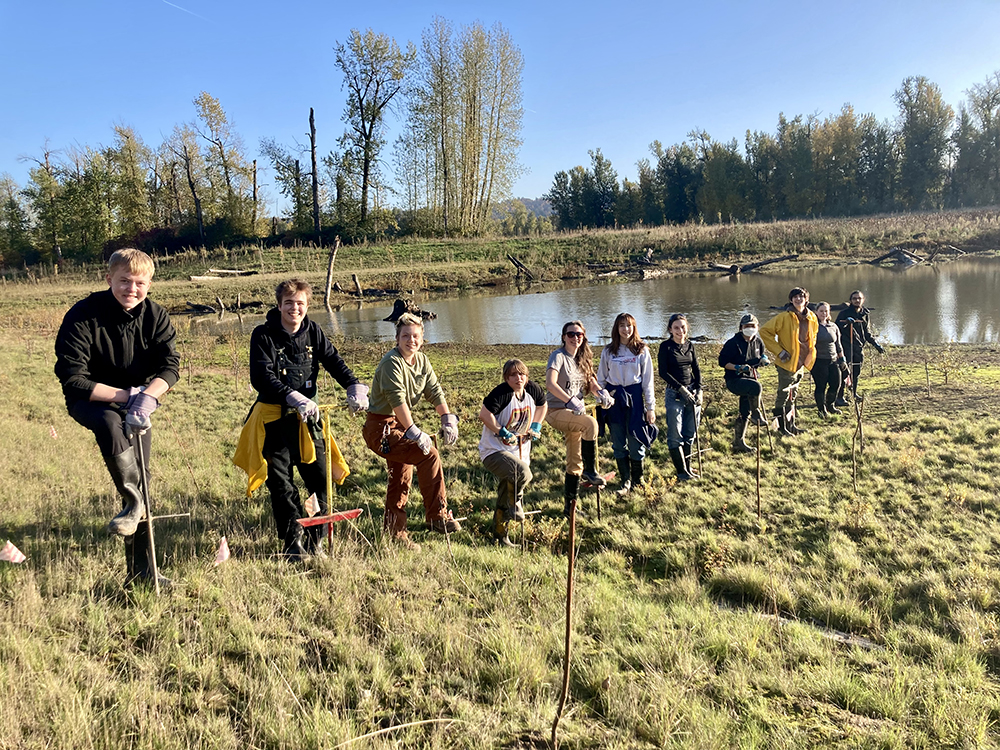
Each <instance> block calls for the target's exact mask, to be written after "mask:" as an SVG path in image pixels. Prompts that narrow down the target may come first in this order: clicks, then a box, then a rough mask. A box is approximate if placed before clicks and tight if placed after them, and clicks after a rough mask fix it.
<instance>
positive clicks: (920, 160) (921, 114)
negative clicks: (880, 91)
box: [893, 76, 955, 211]
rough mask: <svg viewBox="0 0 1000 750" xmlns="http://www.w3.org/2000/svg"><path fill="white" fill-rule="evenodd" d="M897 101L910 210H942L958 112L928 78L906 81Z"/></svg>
mask: <svg viewBox="0 0 1000 750" xmlns="http://www.w3.org/2000/svg"><path fill="white" fill-rule="evenodd" d="M893 98H894V99H895V100H896V104H897V105H898V106H899V131H900V142H901V147H902V161H901V163H900V165H899V177H900V188H901V192H902V193H903V197H904V199H905V201H906V206H907V208H909V209H912V210H918V211H919V210H925V209H931V208H939V207H940V206H941V202H942V197H943V192H944V181H945V176H946V174H947V165H946V163H945V157H946V155H947V153H948V147H949V128H950V127H951V121H952V119H953V118H954V114H955V113H954V110H952V108H951V107H950V106H948V105H947V104H945V102H944V98H943V97H942V96H941V89H940V88H938V86H937V84H934V83H931V82H930V81H929V80H927V79H926V78H925V77H924V76H910V77H909V78H907V79H905V80H904V81H903V83H902V85H901V86H900V87H899V89H898V90H897V91H896V93H895V94H894V95H893Z"/></svg>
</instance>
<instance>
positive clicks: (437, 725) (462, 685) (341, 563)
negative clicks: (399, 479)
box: [0, 302, 1000, 749]
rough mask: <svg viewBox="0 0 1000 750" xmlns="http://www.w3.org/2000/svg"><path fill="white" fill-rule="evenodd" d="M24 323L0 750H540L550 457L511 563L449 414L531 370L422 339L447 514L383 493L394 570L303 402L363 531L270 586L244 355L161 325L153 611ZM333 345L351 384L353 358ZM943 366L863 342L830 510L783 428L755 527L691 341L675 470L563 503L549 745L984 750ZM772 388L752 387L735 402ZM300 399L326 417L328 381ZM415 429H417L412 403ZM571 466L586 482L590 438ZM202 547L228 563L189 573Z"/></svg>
mask: <svg viewBox="0 0 1000 750" xmlns="http://www.w3.org/2000/svg"><path fill="white" fill-rule="evenodd" d="M44 304H45V303H44V302H39V306H41V305H44ZM37 309H38V308H35V310H26V311H24V313H23V314H24V316H25V320H26V321H29V322H30V326H27V325H26V326H17V325H15V324H13V322H12V319H11V318H6V319H5V320H6V322H7V325H6V327H5V328H4V329H3V330H0V420H2V424H3V429H2V431H0V542H2V541H3V540H5V539H6V538H8V537H9V538H10V539H12V540H13V541H14V542H15V543H16V544H17V545H18V546H19V547H20V548H21V549H22V551H24V552H25V553H26V554H27V555H28V558H29V559H28V561H27V562H26V563H25V564H24V565H21V566H12V565H9V564H6V563H0V602H2V605H3V606H2V609H0V747H4V748H6V747H11V748H43V747H59V748H187V747H204V748H333V747H336V746H337V745H338V744H339V743H343V742H347V741H348V740H350V739H353V738H356V737H360V736H361V735H365V734H368V733H370V732H375V731H377V730H379V729H382V728H387V727H394V726H398V725H401V724H406V723H409V722H431V721H432V720H433V722H434V723H422V724H418V725H415V726H412V727H409V728H403V729H398V730H395V731H391V732H389V733H387V734H384V735H379V736H377V737H374V738H371V739H367V740H364V741H362V742H358V743H355V744H353V745H351V746H350V747H376V748H389V747H413V748H418V747H419V748H423V747H441V748H445V747H447V748H452V747H455V748H477V749H481V748H515V747H525V748H527V747H540V746H543V745H544V744H545V743H546V742H547V740H548V737H549V733H550V730H551V725H552V719H553V716H554V712H555V706H556V703H557V701H558V693H559V688H560V683H561V674H562V671H561V670H562V652H563V640H562V639H563V631H564V628H565V621H564V619H563V618H564V607H565V582H566V558H565V545H566V525H565V523H564V522H563V521H562V519H561V518H560V517H559V512H560V510H561V507H562V497H561V490H562V487H561V482H562V467H563V460H564V449H563V447H562V444H561V441H560V440H559V439H558V435H557V434H556V433H555V432H553V431H552V430H551V428H548V427H546V428H544V431H543V440H542V442H541V443H540V444H539V445H538V449H537V452H535V455H534V461H533V464H532V467H533V471H534V472H535V475H536V479H535V481H534V482H533V484H532V485H531V486H530V487H529V489H528V492H527V497H526V505H527V507H528V508H529V509H541V510H542V511H543V514H542V515H541V516H534V517H532V520H530V521H529V522H528V524H527V525H526V532H527V537H528V542H529V551H528V552H527V553H526V554H522V553H520V552H514V553H508V552H506V551H501V550H496V549H494V548H493V547H492V546H490V545H489V544H488V543H487V539H486V525H487V523H488V521H489V518H490V517H491V510H492V506H493V503H494V495H493V480H492V477H491V476H490V475H489V474H488V472H486V471H485V469H484V468H483V467H482V465H481V463H480V462H479V459H478V451H477V448H476V442H477V439H478V434H479V430H478V429H476V425H477V421H476V419H475V414H476V412H477V411H478V407H479V404H480V402H481V399H482V397H483V396H484V395H485V394H486V393H487V392H488V390H489V389H490V388H492V387H493V385H495V384H496V383H497V382H499V377H500V375H499V369H500V365H501V363H502V362H503V361H504V360H505V359H507V358H508V357H509V356H511V355H513V354H519V355H520V356H521V357H522V358H523V359H525V361H526V362H528V364H529V367H530V368H531V371H532V373H533V375H534V376H535V377H536V378H541V377H542V373H543V368H544V363H545V359H546V357H547V354H548V352H547V350H546V349H544V348H542V347H530V346H525V347H516V348H514V347H507V346H492V347H491V346H470V345H440V346H432V347H428V354H429V356H430V358H431V360H432V362H433V363H434V365H435V367H436V369H437V372H438V374H439V375H440V376H441V379H442V381H443V383H444V385H445V388H446V392H447V395H448V399H449V402H450V404H451V405H452V407H453V408H454V409H455V410H456V411H457V412H458V413H459V414H460V415H462V417H463V421H462V439H461V441H460V443H459V445H458V446H456V447H454V448H448V449H445V450H444V454H443V455H444V464H445V470H446V477H447V480H448V492H449V502H450V504H451V505H452V507H453V508H455V510H456V515H460V516H468V521H467V522H466V523H465V530H463V531H462V532H461V533H459V534H456V535H453V536H452V538H451V540H450V544H449V543H448V542H447V541H446V540H445V539H443V538H441V537H440V536H437V535H432V534H430V533H429V532H426V531H424V530H423V523H422V511H421V509H420V505H421V504H420V501H419V497H418V495H419V492H418V490H414V493H413V495H412V497H411V503H410V508H411V512H410V517H411V533H412V534H413V536H414V537H415V538H416V539H417V540H418V541H419V542H420V543H421V544H422V545H423V550H422V551H421V552H420V553H419V554H412V553H407V552H401V551H399V550H397V549H396V548H395V547H393V546H387V545H385V544H383V541H382V538H381V532H380V527H381V506H382V498H383V492H384V482H385V470H384V464H382V463H381V462H380V461H378V460H377V459H376V458H375V456H374V455H372V454H371V453H370V452H368V450H367V449H366V448H364V446H363V443H362V442H361V439H360V430H361V422H360V420H358V419H352V418H350V417H349V416H348V415H347V414H346V413H345V412H335V434H336V435H337V436H338V440H339V443H340V446H341V448H342V449H343V451H344V453H345V455H346V457H347V459H348V461H349V463H350V465H351V469H352V475H351V476H350V477H349V478H348V480H347V482H346V484H345V485H344V486H343V487H342V488H339V490H338V498H337V499H336V500H335V504H336V505H337V506H339V507H362V508H364V509H365V511H366V512H365V514H364V515H363V516H362V517H361V519H360V521H359V524H358V526H357V528H356V530H354V531H351V530H350V529H348V528H343V529H338V535H337V536H336V537H335V540H334V545H333V549H332V550H331V551H330V557H329V558H327V559H324V560H317V561H315V563H314V564H311V565H308V566H304V567H298V566H294V565H289V564H286V563H284V562H282V561H279V560H278V559H276V557H275V556H274V555H275V553H276V552H277V551H278V548H279V547H278V543H277V540H276V539H275V538H274V533H273V531H272V521H271V517H270V509H269V505H268V501H267V495H266V491H261V492H259V493H258V495H257V496H255V497H254V498H252V499H249V500H248V499H246V498H245V497H244V487H245V481H244V477H243V475H242V473H241V472H240V471H239V470H237V469H235V467H233V466H232V464H231V463H230V457H231V455H232V452H233V449H234V447H235V443H236V440H237V437H238V433H239V429H240V425H241V423H242V420H243V417H244V416H245V414H246V412H247V409H248V408H249V406H250V404H251V403H252V400H253V396H252V394H251V393H250V392H249V391H248V388H247V382H248V373H247V369H246V367H247V366H246V357H247V347H248V337H247V336H236V335H233V336H228V337H224V338H218V339H217V338H214V337H201V336H199V335H198V334H197V333H195V332H192V331H190V330H187V329H184V330H182V332H181V334H180V337H181V340H180V349H181V352H182V354H183V363H182V368H181V371H182V377H181V381H180V383H178V385H177V387H176V388H175V390H174V392H172V393H171V394H170V395H168V396H167V397H166V398H165V399H164V406H163V408H162V409H161V410H160V411H158V412H157V414H156V415H155V417H154V423H155V425H156V435H155V438H154V455H153V464H154V466H153V477H152V484H153V490H154V497H155V499H156V502H157V503H158V509H159V511H162V512H164V513H179V512H190V513H191V514H192V516H191V519H190V521H188V520H186V519H175V520H168V521H164V522H162V523H161V524H160V525H159V526H158V531H157V543H158V546H159V549H160V553H161V558H162V560H163V564H164V566H165V572H166V573H167V574H168V575H170V576H171V577H173V578H174V579H175V580H177V581H178V582H179V584H180V586H179V587H178V588H177V589H175V590H173V591H171V592H169V593H167V594H166V595H164V596H163V597H161V598H159V599H157V598H156V597H155V596H154V595H153V594H152V593H151V592H148V591H143V590H139V591H135V592H133V593H131V594H127V593H126V592H124V591H123V590H122V588H121V586H120V581H121V579H122V576H123V568H124V566H123V564H122V552H121V543H120V542H118V541H117V540H115V539H112V538H110V537H108V535H107V534H106V532H105V531H104V526H105V524H106V522H107V519H108V518H109V517H110V516H111V515H112V514H113V512H114V510H115V508H116V506H117V504H118V501H117V499H116V498H115V497H114V494H113V489H112V487H111V485H110V481H109V479H108V477H107V472H106V470H105V468H104V466H103V464H102V462H101V460H100V457H99V456H98V453H97V449H96V446H95V445H94V443H93V439H92V437H91V435H90V434H89V433H88V432H87V431H85V430H84V429H83V428H82V427H80V426H79V425H77V424H76V423H74V422H73V421H72V420H71V419H70V418H69V417H68V416H67V415H66V413H65V409H64V406H63V403H62V398H61V395H60V393H59V388H58V384H57V382H56V381H55V378H54V377H53V376H52V366H53V364H54V361H53V354H52V339H51V335H52V327H51V326H52V322H51V321H50V323H48V324H43V323H38V319H44V318H45V315H46V313H45V312H44V311H43V312H42V313H40V314H39V315H38V316H37V318H36V317H35V315H34V313H35V311H36V310H37ZM53 320H54V317H53ZM338 345H340V346H341V349H342V352H343V353H344V355H345V358H346V359H347V360H348V362H349V363H350V364H352V366H353V367H354V368H355V369H356V371H357V372H358V374H359V375H360V376H362V377H364V378H369V377H370V376H371V374H372V371H373V368H374V366H375V364H376V363H377V361H378V358H379V355H380V354H381V353H382V349H381V348H380V347H379V346H376V345H372V344H365V343H361V342H354V341H348V342H338ZM956 348H957V349H958V350H959V351H960V353H961V354H962V355H963V356H961V357H959V358H957V364H956V363H955V362H953V363H950V364H949V367H950V368H957V369H950V370H949V382H948V385H945V383H944V373H943V372H941V371H940V370H939V369H932V370H931V391H930V395H928V393H927V386H926V381H925V370H924V361H925V357H926V354H927V350H924V349H920V348H904V349H900V348H892V349H890V352H889V359H883V358H878V359H877V360H876V363H875V367H874V373H873V374H872V372H870V371H869V368H868V367H866V368H865V370H866V371H865V378H864V380H863V381H862V390H863V391H864V392H865V393H866V394H867V401H866V406H865V414H866V424H865V439H866V445H865V451H864V455H863V457H860V458H859V463H858V473H859V476H858V486H859V492H858V493H857V494H855V493H854V492H853V489H852V461H851V447H852V439H851V438H852V425H851V424H850V423H849V422H848V420H847V419H846V418H840V419H838V420H836V421H834V422H825V423H820V422H819V421H818V420H817V418H816V417H815V412H813V411H810V410H807V409H803V414H802V417H801V419H800V421H801V422H802V423H803V424H805V426H807V427H809V428H810V429H809V432H808V433H807V434H805V435H803V436H800V437H798V438H796V439H794V440H785V441H779V440H777V439H775V441H774V445H775V450H774V452H773V453H770V452H765V455H764V457H763V461H762V473H761V484H762V495H761V506H762V515H761V518H760V519H758V517H757V513H756V490H755V476H756V474H755V468H756V463H755V460H754V458H753V457H750V458H747V457H738V456H734V455H732V454H731V453H730V450H729V441H730V439H731V433H730V431H729V430H730V425H731V423H732V415H733V412H734V410H735V406H736V399H735V397H733V396H731V395H730V394H728V393H727V392H725V391H724V389H723V388H722V386H721V377H718V373H717V372H716V371H715V368H713V367H711V363H712V361H713V359H714V356H715V354H716V351H715V349H714V347H712V346H702V347H700V348H699V356H700V357H701V361H702V362H703V363H704V364H705V370H706V372H707V373H708V389H707V391H708V392H707V406H706V410H705V414H706V416H705V420H704V422H703V428H702V435H701V438H702V446H703V447H704V448H710V451H709V452H708V453H706V454H705V457H704V478H703V479H702V480H701V481H700V482H697V483H686V484H680V485H678V484H677V483H676V482H675V481H674V478H673V470H672V468H670V462H669V459H668V457H667V455H666V450H665V447H664V446H663V445H661V444H657V445H656V446H654V447H653V450H652V458H651V460H650V462H649V467H650V468H649V480H650V481H649V489H648V490H647V491H646V492H644V493H633V494H632V495H630V496H629V497H628V498H625V499H617V498H614V497H613V496H612V495H611V493H605V494H604V495H603V498H602V500H603V508H602V510H603V521H602V522H600V523H598V522H597V520H596V512H595V511H596V508H595V503H594V498H593V495H586V496H585V497H584V498H583V500H582V511H583V513H585V514H586V519H585V520H582V521H581V522H580V524H579V526H578V539H579V557H578V568H577V590H576V605H575V610H574V640H573V648H574V654H573V668H572V672H571V680H570V700H569V703H568V706H567V710H566V712H565V714H564V717H563V720H562V723H561V724H560V730H559V737H560V742H561V745H562V746H563V747H569V748H591V747H602V748H663V747H669V748H733V747H739V748H803V747H834V746H836V747H857V748H914V747H917V748H941V747H948V748H990V747H996V746H998V745H1000V730H998V727H997V721H998V719H1000V525H998V522H1000V505H998V502H997V494H996V478H997V476H1000V447H998V441H997V437H998V435H1000V418H998V417H997V416H996V415H997V414H998V407H1000V395H998V391H997V387H996V386H997V379H998V378H1000V360H998V352H997V351H996V350H995V349H994V348H991V347H956ZM890 362H891V365H890V364H889V363H890ZM775 382H776V377H775V374H774V373H773V371H772V372H769V373H767V374H766V376H765V389H766V392H767V393H771V394H773V391H774V386H775ZM957 383H961V386H959V385H957ZM320 393H321V394H323V396H324V399H323V400H324V401H329V400H331V399H333V398H342V394H339V393H335V392H334V389H333V386H332V383H331V382H330V381H329V379H326V380H324V382H323V383H322V384H321V386H320ZM418 421H419V422H422V423H423V424H424V425H425V426H428V427H429V426H431V425H434V424H435V422H436V417H435V416H434V415H433V413H432V412H431V410H430V409H429V407H427V408H423V407H421V409H420V410H418ZM50 428H54V429H55V433H56V435H57V437H52V434H51V432H50ZM751 437H752V436H751ZM766 442H767V441H766V438H765V440H764V443H765V444H766ZM601 456H602V461H603V462H604V465H605V467H609V466H610V465H611V458H610V451H609V449H608V448H607V447H606V446H604V445H603V444H602V447H601ZM513 530H514V531H515V532H516V531H517V528H516V527H515V528H514V529H513ZM223 534H225V535H226V536H227V537H228V539H229V543H230V546H231V548H232V551H233V558H232V559H231V560H230V561H229V562H227V563H226V564H225V565H223V566H221V567H218V568H215V567H213V566H212V560H213V558H214V554H215V550H216V547H217V545H218V542H219V537H220V536H221V535H223Z"/></svg>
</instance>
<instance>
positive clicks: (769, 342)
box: [760, 287, 819, 435]
mask: <svg viewBox="0 0 1000 750" xmlns="http://www.w3.org/2000/svg"><path fill="white" fill-rule="evenodd" d="M818 330H819V321H818V320H817V319H816V314H815V313H814V312H813V311H812V310H810V309H809V292H808V291H806V290H805V289H803V288H802V287H795V288H794V289H793V290H792V291H790V292H789V293H788V305H787V307H786V310H785V312H782V313H778V314H777V315H775V316H774V317H773V318H771V319H770V320H769V321H767V322H766V323H765V324H764V325H763V326H762V327H761V329H760V338H761V340H763V342H764V347H765V348H766V349H767V350H768V351H769V352H770V353H771V354H772V355H773V357H774V360H775V364H776V365H777V366H778V394H777V396H776V397H775V399H774V415H775V416H776V417H777V418H778V431H779V432H780V433H782V434H784V435H798V434H799V433H802V432H805V430H804V429H802V428H801V427H799V426H798V425H796V424H795V395H796V392H797V391H798V385H799V382H800V381H801V380H802V377H803V376H804V375H805V374H806V371H807V370H811V369H812V366H813V364H814V363H815V362H816V332H817V331H818Z"/></svg>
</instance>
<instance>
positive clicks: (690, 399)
mask: <svg viewBox="0 0 1000 750" xmlns="http://www.w3.org/2000/svg"><path fill="white" fill-rule="evenodd" d="M677 392H678V393H679V394H680V395H681V398H682V399H684V403H686V404H691V405H692V406H693V405H694V394H693V393H691V391H690V390H689V389H688V388H687V387H685V386H683V385H682V386H681V387H680V388H678V389H677Z"/></svg>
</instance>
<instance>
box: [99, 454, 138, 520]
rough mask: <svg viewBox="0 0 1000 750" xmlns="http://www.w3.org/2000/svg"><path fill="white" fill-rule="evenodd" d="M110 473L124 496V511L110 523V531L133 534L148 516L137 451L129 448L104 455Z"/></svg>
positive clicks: (119, 491)
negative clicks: (121, 451)
mask: <svg viewBox="0 0 1000 750" xmlns="http://www.w3.org/2000/svg"><path fill="white" fill-rule="evenodd" d="M104 463H105V464H107V467H108V473H110V474H111V478H112V479H113V480H114V483H115V487H116V488H117V489H118V493H119V494H120V495H121V496H122V506H123V507H122V512H121V513H119V514H118V515H117V516H115V517H114V518H112V519H111V522H110V523H108V531H110V532H111V533H112V534H118V535H120V536H132V535H133V534H135V530H136V529H137V528H138V526H139V522H140V521H141V520H142V519H143V518H145V517H146V503H145V502H143V499H142V491H141V490H140V484H139V482H140V476H139V464H138V462H137V461H136V460H135V451H134V450H132V449H131V448H129V449H128V450H127V451H125V452H124V453H119V454H118V455H117V456H111V457H110V458H109V457H108V456H105V457H104Z"/></svg>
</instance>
